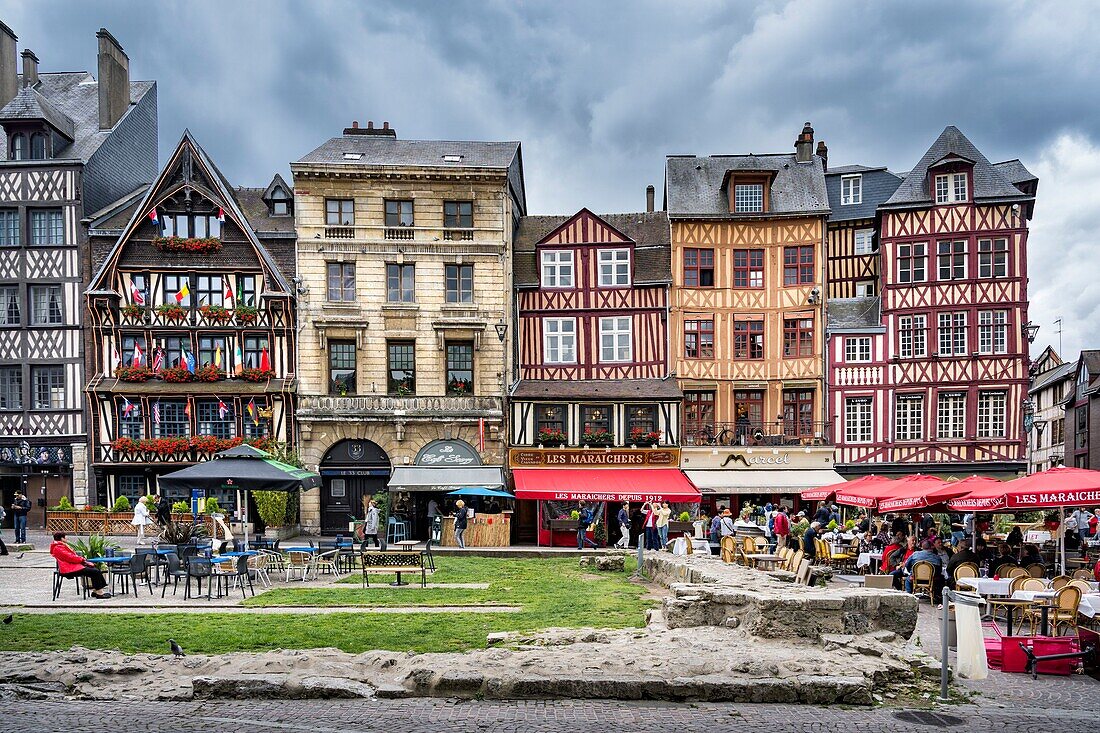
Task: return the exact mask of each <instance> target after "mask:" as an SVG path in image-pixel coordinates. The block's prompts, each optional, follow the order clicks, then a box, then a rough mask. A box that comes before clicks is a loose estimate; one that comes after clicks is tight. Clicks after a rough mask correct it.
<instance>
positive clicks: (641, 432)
mask: <svg viewBox="0 0 1100 733" xmlns="http://www.w3.org/2000/svg"><path fill="white" fill-rule="evenodd" d="M660 439H661V434H660V433H658V432H656V431H647V430H645V429H644V428H631V430H630V444H631V445H634V446H637V447H639V448H650V447H652V446H655V445H657V442H658V441H659V440H660Z"/></svg>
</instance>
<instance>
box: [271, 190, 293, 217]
mask: <svg viewBox="0 0 1100 733" xmlns="http://www.w3.org/2000/svg"><path fill="white" fill-rule="evenodd" d="M271 215H272V216H290V197H289V196H287V194H286V191H284V190H283V188H282V186H276V187H275V190H273V191H272V192H271Z"/></svg>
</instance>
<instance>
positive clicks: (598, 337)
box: [510, 209, 713, 544]
mask: <svg viewBox="0 0 1100 733" xmlns="http://www.w3.org/2000/svg"><path fill="white" fill-rule="evenodd" d="M669 256H670V245H669V225H668V217H667V216H666V215H665V213H664V212H663V211H657V212H654V211H649V212H646V213H637V214H603V215H596V214H593V213H592V212H591V211H589V210H588V209H581V210H580V211H579V212H577V213H576V214H574V215H572V216H527V217H524V218H523V219H521V220H520V227H519V230H518V233H517V235H516V242H515V251H514V254H513V257H512V262H513V276H514V279H515V287H516V304H517V309H518V317H519V328H518V330H517V335H516V341H517V347H518V349H519V380H518V381H517V382H516V384H515V385H514V386H513V387H512V392H511V401H510V416H511V433H512V436H511V437H512V450H511V461H510V462H511V467H512V473H513V477H514V480H515V484H516V492H517V493H516V497H517V498H518V499H520V501H519V502H518V507H517V511H518V517H517V532H518V539H519V540H520V541H523V542H533V541H536V540H537V541H538V542H539V543H540V544H550V543H553V542H554V540H555V533H554V529H555V524H554V522H555V520H556V519H557V518H558V515H560V514H562V513H563V512H564V513H565V514H568V512H569V511H570V510H572V509H573V508H574V506H575V503H576V501H577V500H579V499H581V498H588V499H589V500H591V501H595V502H598V504H599V510H601V511H602V509H603V507H605V506H606V504H605V503H604V502H612V503H613V505H612V506H611V512H610V513H611V516H612V517H613V516H614V514H615V512H617V511H618V505H617V503H615V502H618V501H624V500H625V501H631V500H634V501H635V502H636V503H637V504H638V505H639V506H640V504H641V501H642V500H643V498H644V497H646V496H647V495H649V494H652V487H653V486H660V485H662V482H661V481H659V480H653V477H654V476H665V475H666V474H667V476H671V477H672V479H673V480H671V481H665V482H664V483H665V486H664V488H665V489H667V491H668V492H670V493H669V494H668V495H662V496H664V497H665V498H675V499H676V500H678V501H684V500H685V497H686V499H687V500H690V499H692V498H696V500H697V497H693V494H694V491H693V490H692V489H691V487H690V486H689V485H688V484H687V483H686V482H684V481H683V478H682V476H680V475H679V472H678V471H676V467H677V465H678V458H679V453H678V448H679V444H680V434H679V431H680V401H681V399H682V396H683V395H682V393H681V392H680V389H679V387H678V386H677V384H676V380H675V379H673V378H672V375H671V373H670V368H669V367H670V364H669V359H668V350H667V343H668V322H667V318H668V290H669V285H670V283H671V280H672V277H671V272H670V270H669ZM698 337H699V339H700V340H699V342H697V343H696V344H695V348H702V349H709V348H711V347H712V344H713V334H704V333H700V334H698ZM596 469H598V470H596ZM654 471H656V472H657V473H656V474H655V473H654ZM647 482H648V483H647ZM546 486H553V489H554V491H553V492H550V493H548V492H547V491H546V489H545V487H546ZM647 486H648V487H649V488H646V487H647ZM677 492H679V495H676V496H674V494H677ZM551 494H552V495H551ZM650 498H657V497H655V496H650ZM611 524H612V525H616V526H609V530H610V532H611V535H612V536H611V539H612V541H614V540H615V539H617V538H618V535H619V528H618V526H617V524H616V523H615V522H612V523H611ZM570 530H571V531H570ZM556 539H558V540H560V541H561V543H564V544H572V543H575V542H576V527H575V526H572V527H567V528H565V532H564V535H562V536H559V537H557V538H556Z"/></svg>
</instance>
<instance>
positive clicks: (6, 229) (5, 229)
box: [0, 209, 23, 247]
mask: <svg viewBox="0 0 1100 733" xmlns="http://www.w3.org/2000/svg"><path fill="white" fill-rule="evenodd" d="M22 243H23V242H22V240H21V239H20V237H19V211H18V209H0V246H2V247H18V246H19V245H20V244H22Z"/></svg>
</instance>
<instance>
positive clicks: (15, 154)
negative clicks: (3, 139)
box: [11, 132, 27, 160]
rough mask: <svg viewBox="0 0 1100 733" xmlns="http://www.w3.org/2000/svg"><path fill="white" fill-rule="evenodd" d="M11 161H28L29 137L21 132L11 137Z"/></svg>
mask: <svg viewBox="0 0 1100 733" xmlns="http://www.w3.org/2000/svg"><path fill="white" fill-rule="evenodd" d="M11 159H12V160H26V159H27V136H26V135H24V134H23V133H21V132H17V133H15V134H14V135H12V136H11Z"/></svg>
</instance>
